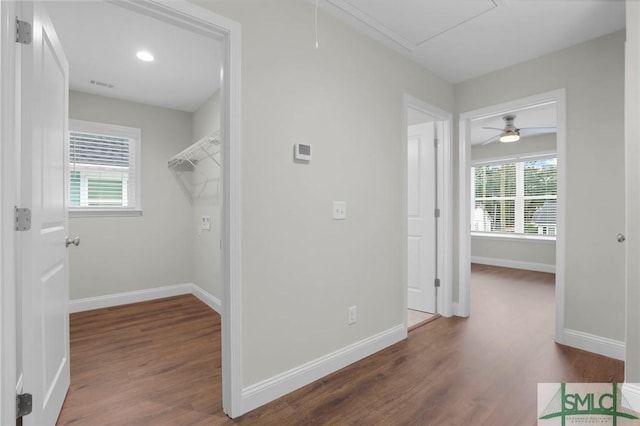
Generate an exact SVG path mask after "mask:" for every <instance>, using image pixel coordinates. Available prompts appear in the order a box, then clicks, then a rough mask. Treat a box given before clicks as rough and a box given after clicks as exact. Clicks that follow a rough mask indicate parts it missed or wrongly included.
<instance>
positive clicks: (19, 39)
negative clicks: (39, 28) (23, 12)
mask: <svg viewBox="0 0 640 426" xmlns="http://www.w3.org/2000/svg"><path fill="white" fill-rule="evenodd" d="M16 43H21V44H31V23H29V22H27V21H21V20H19V19H16Z"/></svg>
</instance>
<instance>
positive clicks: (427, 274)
mask: <svg viewBox="0 0 640 426" xmlns="http://www.w3.org/2000/svg"><path fill="white" fill-rule="evenodd" d="M434 137H435V134H434V123H433V122H431V123H425V124H419V125H414V126H409V131H408V140H407V155H408V158H407V214H408V221H407V231H408V238H407V256H408V268H409V270H408V271H407V278H408V283H407V284H408V288H407V291H408V295H407V297H408V299H407V306H408V307H409V309H415V310H418V311H423V312H435V311H436V298H435V287H434V279H435V278H436V272H435V270H436V254H437V253H436V222H435V217H434V211H435V208H436V192H435V191H436V183H435V160H436V158H435V154H436V153H435V148H434V143H433V141H434Z"/></svg>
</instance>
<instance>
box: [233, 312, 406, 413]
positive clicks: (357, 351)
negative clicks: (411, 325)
mask: <svg viewBox="0 0 640 426" xmlns="http://www.w3.org/2000/svg"><path fill="white" fill-rule="evenodd" d="M406 338H407V328H406V327H405V326H404V325H403V324H400V325H397V326H395V327H393V328H390V329H388V330H386V331H383V332H381V333H378V334H376V335H375V336H371V337H369V338H367V339H364V340H361V341H359V342H356V343H353V344H351V345H349V346H346V347H344V348H342V349H339V350H337V351H335V352H333V353H330V354H327V355H324V356H322V357H320V358H317V359H314V360H313V361H310V362H307V363H305V364H303V365H301V366H299V367H296V368H293V369H291V370H289V371H285V372H284V373H281V374H278V375H276V376H273V377H270V378H268V379H266V380H263V381H261V382H258V383H256V384H254V385H251V386H248V387H245V388H244V389H242V412H243V413H246V412H249V411H251V410H253V409H255V408H258V407H259V406H261V405H264V404H266V403H268V402H271V401H273V400H275V399H277V398H280V397H281V396H283V395H286V394H288V393H289V392H293V391H294V390H296V389H300V388H301V387H303V386H306V385H308V384H309V383H312V382H314V381H316V380H318V379H321V378H322V377H324V376H326V375H328V374H331V373H333V372H335V371H337V370H340V369H341V368H344V367H346V366H347V365H349V364H353V363H354V362H356V361H359V360H361V359H363V358H366V357H368V356H369V355H372V354H373V353H375V352H378V351H380V350H382V349H384V348H386V347H388V346H391V345H393V344H394V343H397V342H399V341H401V340H403V339H406Z"/></svg>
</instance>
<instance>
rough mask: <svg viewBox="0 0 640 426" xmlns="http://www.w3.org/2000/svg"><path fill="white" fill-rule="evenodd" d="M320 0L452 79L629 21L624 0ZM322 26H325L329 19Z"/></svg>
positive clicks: (551, 49)
mask: <svg viewBox="0 0 640 426" xmlns="http://www.w3.org/2000/svg"><path fill="white" fill-rule="evenodd" d="M319 4H320V6H321V7H323V8H324V9H325V10H327V11H328V12H330V13H331V14H334V15H336V16H338V17H339V18H341V19H343V20H344V21H345V22H346V23H347V24H349V25H351V26H353V27H355V28H357V29H359V30H361V31H362V32H364V33H365V34H368V35H370V36H371V37H373V38H374V39H376V40H378V41H380V42H382V43H383V44H385V45H387V46H389V47H391V48H392V49H395V50H397V51H398V52H400V53H402V54H403V55H405V56H407V57H408V58H410V59H412V60H414V61H415V62H417V63H418V64H420V65H422V66H424V67H425V68H427V69H429V70H430V71H432V72H433V73H435V74H436V75H438V76H439V77H441V78H442V79H444V80H446V81H449V82H451V83H458V82H461V81H464V80H468V79H471V78H474V77H478V76H480V75H483V74H486V73H489V72H492V71H496V70H498V69H502V68H505V67H508V66H510V65H514V64H516V63H519V62H523V61H526V60H529V59H532V58H535V57H538V56H542V55H544V54H547V53H550V52H554V51H557V50H560V49H562V48H565V47H569V46H572V45H575V44H579V43H582V42H584V41H588V40H591V39H594V38H596V37H599V36H602V35H605V34H609V33H612V32H615V31H618V30H622V29H624V27H625V6H624V1H621V0H393V1H392V0H322V1H320V3H319ZM319 26H320V31H322V21H320V22H319Z"/></svg>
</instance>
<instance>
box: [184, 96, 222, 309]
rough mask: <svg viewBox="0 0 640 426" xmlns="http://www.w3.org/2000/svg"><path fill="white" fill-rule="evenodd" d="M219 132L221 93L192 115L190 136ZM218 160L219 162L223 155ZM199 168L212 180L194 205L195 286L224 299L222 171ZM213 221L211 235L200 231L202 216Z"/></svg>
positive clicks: (211, 164)
mask: <svg viewBox="0 0 640 426" xmlns="http://www.w3.org/2000/svg"><path fill="white" fill-rule="evenodd" d="M219 129H220V91H217V92H216V93H214V94H213V96H211V98H209V99H208V100H207V101H206V102H205V103H204V104H202V106H201V107H200V108H198V110H197V111H195V112H194V113H193V121H192V126H191V134H192V135H193V141H194V142H195V141H197V140H199V139H201V138H203V137H205V136H207V135H209V134H210V133H212V132H214V131H216V130H219ZM216 158H217V159H218V160H220V155H217V156H216ZM198 168H199V169H200V171H201V172H202V173H205V174H206V175H207V176H208V177H209V178H210V179H211V180H210V182H209V183H208V184H207V187H206V188H205V190H204V191H203V192H202V193H201V194H200V196H199V197H198V198H197V199H195V200H194V201H193V205H192V216H193V217H192V219H191V223H192V226H193V228H192V231H193V232H194V237H193V282H194V283H195V284H197V285H198V286H200V288H202V289H204V290H205V291H207V292H209V293H210V294H211V295H213V296H215V297H217V298H218V299H222V275H221V273H222V272H221V271H222V270H221V265H220V261H221V252H220V229H221V222H220V220H221V219H220V212H221V209H220V208H221V202H222V198H221V192H220V190H221V186H220V167H219V166H218V165H217V164H215V163H214V162H213V161H211V160H209V159H206V160H203V161H201V162H200V164H198ZM205 215H206V216H209V217H211V231H203V230H200V227H199V226H198V224H199V223H200V219H201V217H202V216H205Z"/></svg>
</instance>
